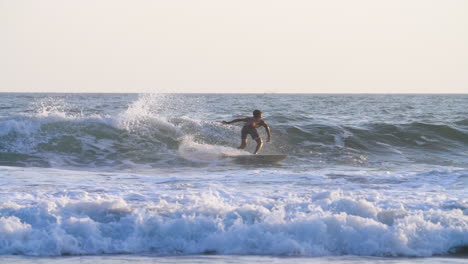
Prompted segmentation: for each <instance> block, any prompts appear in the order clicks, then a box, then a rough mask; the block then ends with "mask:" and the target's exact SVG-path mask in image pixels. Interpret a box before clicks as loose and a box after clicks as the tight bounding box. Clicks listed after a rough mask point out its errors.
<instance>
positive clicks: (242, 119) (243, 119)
mask: <svg viewBox="0 0 468 264" xmlns="http://www.w3.org/2000/svg"><path fill="white" fill-rule="evenodd" d="M237 122H247V118H239V119H234V120H232V121H229V122H226V121H222V123H223V124H232V123H237Z"/></svg>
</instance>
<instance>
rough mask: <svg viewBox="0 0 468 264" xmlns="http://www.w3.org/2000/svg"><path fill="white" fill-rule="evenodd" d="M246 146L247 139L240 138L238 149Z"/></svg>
mask: <svg viewBox="0 0 468 264" xmlns="http://www.w3.org/2000/svg"><path fill="white" fill-rule="evenodd" d="M245 147H247V139H242V141H241V145H240V146H239V149H245Z"/></svg>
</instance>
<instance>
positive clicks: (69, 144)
mask: <svg viewBox="0 0 468 264" xmlns="http://www.w3.org/2000/svg"><path fill="white" fill-rule="evenodd" d="M466 105H468V96H467V95H288V94H224V95H221V94H15V93H7V94H0V262H5V263H6V262H8V263H11V262H16V263H38V262H40V261H44V263H54V262H60V263H75V262H78V263H95V262H96V261H98V262H99V263H123V262H132V263H152V261H154V260H156V261H158V262H161V263H180V262H182V263H191V262H197V263H200V262H203V263H205V262H210V263H211V262H212V263H229V262H230V261H235V262H236V263H253V262H255V263H257V262H258V263H262V262H269V263H270V262H272V261H276V262H281V263H320V262H325V261H327V262H336V263H355V262H375V261H383V262H391V263H406V262H411V263H414V262H425V263H427V262H432V263H439V262H444V263H447V262H453V263H462V262H463V260H464V258H466V256H467V251H468V199H467V197H468V191H467V190H468V188H467V186H468V165H467V164H468V108H466ZM254 109H260V110H262V111H263V113H264V119H265V121H266V122H267V123H268V124H269V126H270V128H271V131H272V142H271V143H265V146H264V149H263V151H262V154H287V155H288V158H287V159H286V160H284V161H282V162H281V163H279V164H258V165H256V164H252V163H249V164H242V163H236V162H233V160H232V159H228V158H226V155H229V156H235V155H246V154H248V152H250V153H251V152H252V151H253V149H254V145H255V144H254V142H253V141H252V140H250V142H249V147H248V148H247V150H246V151H243V150H238V149H237V146H238V145H239V144H240V131H241V128H242V124H238V125H235V124H233V125H224V124H222V123H221V122H220V121H222V120H232V119H234V118H241V117H248V116H250V115H251V113H252V111H253V110H254ZM259 132H260V135H261V136H262V137H263V138H265V136H266V133H265V131H264V130H263V129H259Z"/></svg>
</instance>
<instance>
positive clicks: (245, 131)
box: [239, 127, 249, 149]
mask: <svg viewBox="0 0 468 264" xmlns="http://www.w3.org/2000/svg"><path fill="white" fill-rule="evenodd" d="M247 134H249V130H248V129H247V127H243V128H242V131H241V144H240V146H239V149H245V147H247Z"/></svg>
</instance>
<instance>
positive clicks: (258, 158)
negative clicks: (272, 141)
mask: <svg viewBox="0 0 468 264" xmlns="http://www.w3.org/2000/svg"><path fill="white" fill-rule="evenodd" d="M226 157H227V158H230V159H232V160H233V161H234V162H236V163H241V164H273V163H278V162H280V161H282V160H284V159H286V158H287V157H288V155H260V154H257V155H253V154H252V155H237V156H226Z"/></svg>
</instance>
